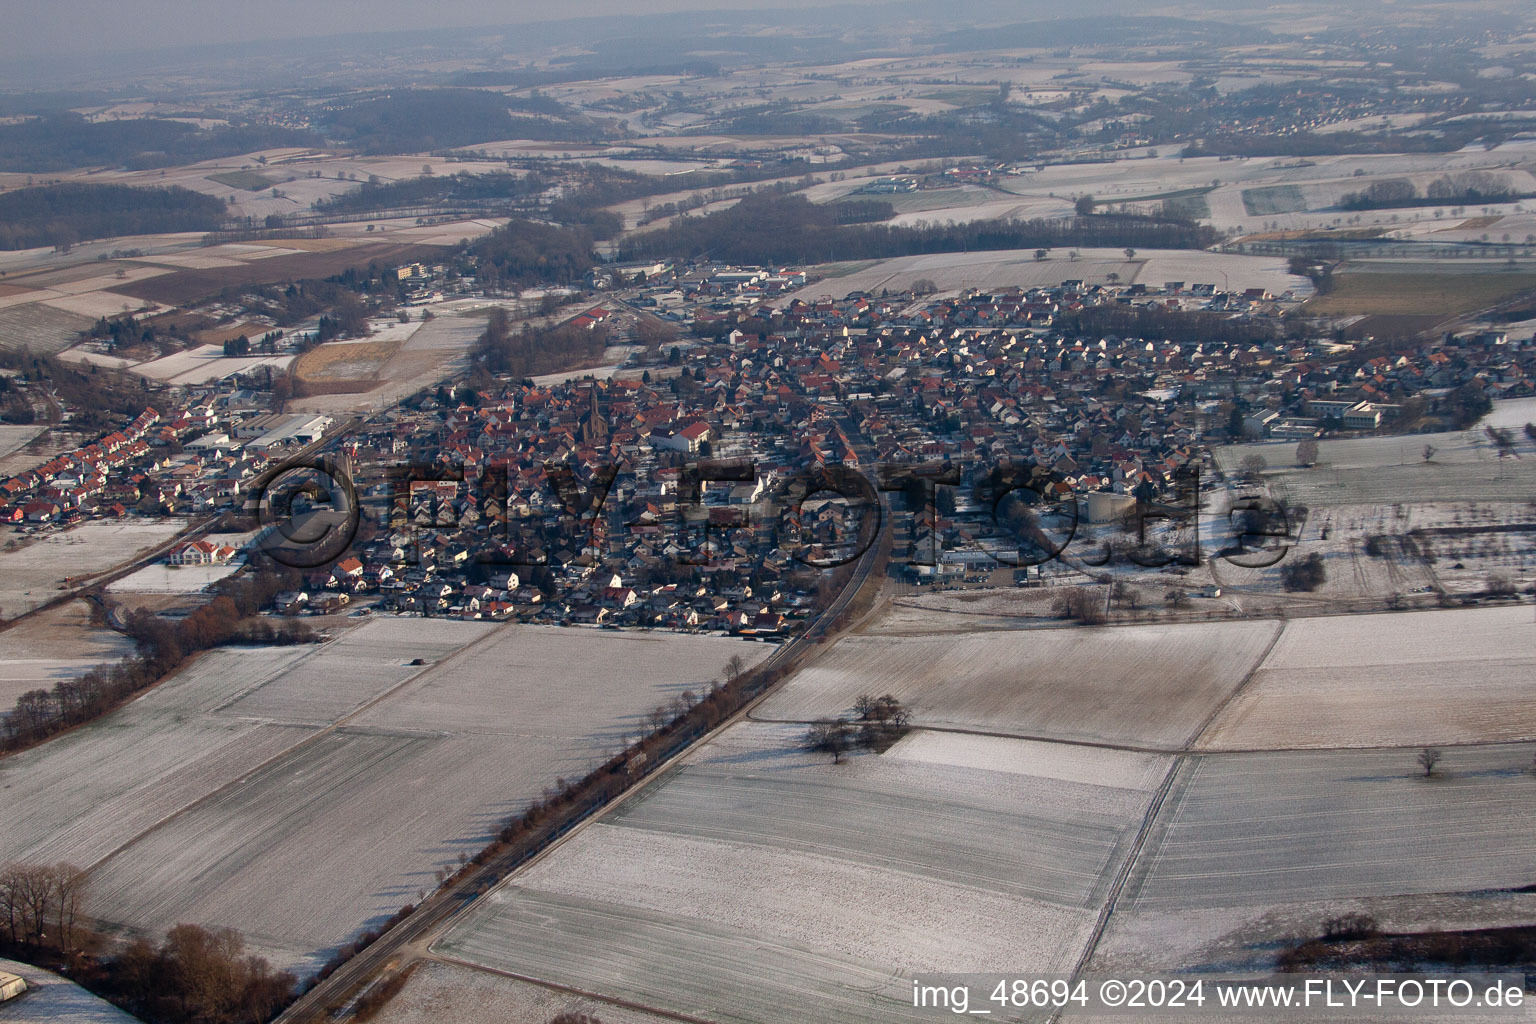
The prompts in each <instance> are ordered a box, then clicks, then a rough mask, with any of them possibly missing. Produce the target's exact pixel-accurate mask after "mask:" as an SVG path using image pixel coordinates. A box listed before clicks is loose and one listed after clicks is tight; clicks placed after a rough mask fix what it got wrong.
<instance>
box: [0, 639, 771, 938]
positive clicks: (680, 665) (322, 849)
mask: <svg viewBox="0 0 1536 1024" xmlns="http://www.w3.org/2000/svg"><path fill="white" fill-rule="evenodd" d="M765 651H766V648H765V646H764V645H761V644H753V645H747V644H744V643H742V642H741V641H737V640H730V639H726V638H722V637H704V636H699V637H675V636H667V637H661V636H649V635H643V634H627V633H610V632H607V631H598V630H572V629H560V628H558V627H525V626H495V625H492V624H489V623H468V622H454V621H445V620H439V619H382V618H380V619H374V620H370V621H369V622H368V623H366V624H364V625H362V626H359V627H357V628H356V629H353V630H351V631H349V632H347V633H345V634H343V636H342V637H341V638H340V639H337V640H335V641H332V642H330V643H327V644H324V645H320V646H301V647H287V648H239V649H228V650H220V651H213V652H209V653H207V654H205V655H203V656H201V657H199V658H198V659H197V660H196V661H195V662H194V663H193V664H192V665H191V666H189V667H188V668H187V669H185V670H183V671H182V672H181V673H178V674H177V675H176V676H175V677H173V678H172V679H170V680H168V681H167V682H165V683H163V684H161V685H160V686H158V687H156V688H155V689H154V690H152V691H150V692H149V693H147V694H146V695H144V696H143V697H141V698H139V699H138V700H135V701H133V702H132V703H130V704H129V705H127V706H126V707H124V708H122V709H121V710H119V711H118V712H115V713H114V714H112V715H110V716H108V717H106V718H104V719H102V720H100V721H98V722H96V723H93V724H91V725H89V726H86V727H84V728H82V729H78V730H75V731H73V732H71V733H68V734H65V735H63V736H60V737H57V738H56V739H54V740H52V741H50V742H48V743H46V744H44V745H42V746H40V747H37V748H35V749H33V750H30V751H27V752H25V753H23V754H20V755H17V756H15V757H13V758H9V759H7V760H6V761H4V762H0V786H3V787H5V788H6V792H7V798H8V800H9V799H10V798H12V797H14V798H15V799H16V801H17V808H18V810H16V811H14V812H11V813H10V817H9V818H8V821H7V828H6V829H5V832H4V835H3V836H0V861H6V860H11V859H22V860H29V861H30V860H40V861H49V862H51V861H55V860H61V859H68V860H72V861H74V862H76V863H80V864H82V865H86V866H89V867H91V868H92V871H93V877H94V879H95V884H94V895H93V897H92V903H91V905H90V907H89V908H88V909H89V911H90V912H91V914H92V915H93V916H95V917H97V918H98V919H100V920H101V921H103V922H104V923H106V924H107V925H110V926H116V927H123V928H127V929H130V930H135V931H142V932H145V933H154V932H158V931H163V930H164V929H165V928H167V927H169V926H170V925H172V924H175V923H177V922H179V921H197V922H201V923H205V924H210V925H232V926H235V927H238V928H240V929H241V930H242V931H244V932H245V933H246V934H247V936H248V937H249V938H250V941H251V943H252V946H253V947H254V948H255V949H256V950H257V951H258V952H260V953H262V954H263V955H268V956H270V957H272V958H273V959H274V961H276V962H279V963H281V964H283V965H284V966H296V965H303V964H306V963H314V962H316V961H317V960H319V959H323V958H324V957H325V956H326V955H328V953H329V952H330V951H331V950H332V949H334V948H335V947H336V946H339V945H340V944H341V943H343V942H344V941H346V940H347V938H348V937H350V936H351V935H353V934H354V933H355V932H356V931H358V930H360V929H361V928H362V927H364V926H365V925H367V924H370V923H373V924H376V923H377V922H378V921H379V920H381V919H383V918H384V917H387V916H388V915H390V914H392V913H393V912H394V911H395V910H397V909H398V908H399V907H400V906H401V905H403V904H405V903H408V902H414V901H415V900H417V899H418V894H419V892H420V891H422V890H430V889H431V888H433V887H434V886H435V884H436V879H435V877H434V872H435V871H436V870H437V869H439V868H440V867H444V866H449V865H454V864H456V863H457V859H458V857H459V855H460V854H461V853H465V854H468V853H472V852H473V851H474V850H476V849H478V848H479V847H480V846H481V845H483V844H484V843H485V842H486V841H487V837H488V835H489V834H490V833H492V832H493V831H494V830H495V829H496V828H498V827H499V825H500V822H501V821H503V820H504V819H505V818H506V817H507V816H509V815H511V814H513V813H516V812H517V811H518V810H520V809H521V808H522V807H523V806H524V805H525V804H526V803H527V802H528V801H529V800H531V799H533V798H535V797H537V796H538V795H539V793H540V791H541V790H543V789H544V788H545V787H547V786H549V785H552V784H553V783H554V781H555V779H556V777H557V776H564V777H567V778H574V777H579V776H580V775H581V774H583V773H584V772H585V771H587V770H588V769H590V768H591V767H592V766H593V765H594V764H596V763H598V762H600V761H601V760H602V759H603V758H604V757H606V756H607V754H608V753H609V752H611V751H613V750H616V749H618V748H619V747H620V746H621V745H622V744H623V742H624V739H625V737H626V735H630V736H632V735H634V734H636V733H637V732H639V731H640V730H641V729H642V728H644V724H643V723H644V716H645V714H646V712H648V711H649V710H650V709H651V708H652V707H654V706H656V705H657V704H660V703H664V702H666V701H669V700H672V699H674V698H675V697H677V696H678V695H679V694H681V693H682V691H683V690H686V689H693V690H694V691H696V692H698V691H701V690H702V689H704V688H706V687H707V686H708V685H710V682H711V681H712V680H714V679H717V678H719V676H720V674H721V672H722V670H723V668H724V666H725V663H726V661H727V659H728V658H729V657H730V656H731V655H733V654H736V653H738V652H739V653H741V654H743V655H744V656H747V657H748V658H749V660H750V659H751V658H752V657H753V656H761V655H762V654H763V653H765ZM418 659H420V661H421V664H414V662H416V661H417V660H418ZM402 682H403V683H404V684H405V685H403V686H401V685H400V684H401V683H402ZM391 687H397V689H395V690H394V692H393V693H388V695H387V696H386V693H387V691H389V690H390V688H391ZM381 697H382V698H383V699H382V700H381V699H380V698H381ZM370 702H373V703H372V704H371V706H370ZM296 863H303V864H305V865H306V870H305V872H304V876H303V878H302V879H301V880H296V879H295V878H294V874H293V865H294V864H296ZM361 863H366V864H368V865H369V870H368V871H367V872H363V873H359V872H358V871H357V865H358V864H361Z"/></svg>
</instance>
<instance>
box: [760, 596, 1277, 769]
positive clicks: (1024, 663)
mask: <svg viewBox="0 0 1536 1024" xmlns="http://www.w3.org/2000/svg"><path fill="white" fill-rule="evenodd" d="M1278 628H1279V627H1278V625H1277V624H1276V623H1273V622H1264V621H1254V622H1240V621H1239V622H1223V623H1214V624H1204V623H1202V624H1188V625H1168V626H1114V627H1105V628H1093V629H1089V628H1071V629H1038V630H1018V631H1009V632H987V633H970V634H966V633H960V634H936V635H917V636H894V637H893V636H880V635H854V636H846V637H843V638H842V639H840V640H839V641H837V643H836V644H834V645H833V647H832V649H831V650H830V651H828V652H827V653H826V654H825V655H824V656H823V657H822V658H820V659H819V660H817V661H816V662H815V663H814V664H812V665H811V666H809V667H807V668H805V669H802V670H801V671H800V672H798V673H797V674H796V675H795V676H794V678H792V679H791V680H790V681H789V682H788V683H786V684H785V685H784V686H783V688H781V689H780V690H779V691H777V692H776V693H775V694H774V695H773V696H771V697H770V698H768V700H767V701H765V702H764V703H763V704H762V705H761V706H760V708H759V709H758V711H757V712H756V714H757V715H758V716H760V717H761V718H763V719H769V720H776V719H781V720H794V721H806V720H811V719H816V718H824V717H828V716H832V715H839V714H843V713H845V712H847V711H848V710H849V709H851V708H852V706H853V703H854V700H855V699H856V698H857V697H858V696H859V695H860V694H864V693H887V692H888V693H893V694H895V695H896V696H897V697H899V698H900V699H901V700H902V701H903V702H905V703H906V704H908V705H909V706H910V707H911V709H912V714H913V720H914V721H915V722H916V723H917V724H919V725H931V726H944V727H950V728H958V729H975V730H980V731H987V732H1004V733H1009V734H1014V735H1019V736H1027V737H1037V738H1041V739H1055V740H1079V741H1089V742H1101V741H1109V742H1119V743H1127V744H1143V745H1147V746H1151V747H1157V748H1174V747H1178V746H1181V745H1183V744H1185V743H1187V742H1188V741H1189V740H1191V739H1192V738H1193V736H1194V734H1195V732H1196V731H1198V729H1199V728H1200V726H1201V724H1202V723H1203V722H1204V721H1205V719H1206V717H1207V716H1209V715H1210V714H1212V713H1213V712H1214V711H1215V710H1216V709H1217V707H1218V706H1219V705H1220V704H1221V702H1222V701H1223V700H1224V699H1226V697H1227V696H1228V695H1230V694H1231V693H1232V692H1233V691H1234V690H1235V689H1236V688H1237V686H1238V684H1239V683H1240V682H1241V681H1242V679H1243V677H1244V676H1245V675H1246V674H1247V673H1248V671H1249V670H1250V669H1251V668H1252V667H1253V665H1254V664H1255V663H1256V662H1257V661H1258V659H1259V658H1260V657H1261V656H1262V655H1263V653H1264V651H1265V649H1266V648H1267V647H1268V645H1269V644H1270V642H1271V640H1272V639H1273V638H1274V636H1275V634H1276V632H1277V631H1278ZM1152 708H1156V709H1157V711H1156V713H1155V714H1153V713H1151V712H1150V711H1149V709H1152Z"/></svg>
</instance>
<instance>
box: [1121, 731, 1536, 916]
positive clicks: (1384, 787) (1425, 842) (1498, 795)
mask: <svg viewBox="0 0 1536 1024" xmlns="http://www.w3.org/2000/svg"><path fill="white" fill-rule="evenodd" d="M1531 749H1532V748H1531V747H1530V746H1529V745H1519V746H1489V747H1462V748H1455V749H1452V750H1450V751H1448V752H1447V754H1446V757H1445V759H1444V760H1443V761H1442V762H1441V764H1440V766H1439V767H1438V768H1437V769H1436V775H1435V776H1434V777H1432V778H1426V777H1425V775H1424V772H1423V770H1422V769H1421V768H1420V767H1419V765H1418V764H1417V763H1415V754H1416V753H1417V751H1416V750H1415V749H1413V748H1407V749H1388V750H1353V751H1319V752H1312V751H1306V752H1298V751H1287V752H1277V753H1262V754H1222V755H1209V756H1205V757H1195V758H1190V759H1188V760H1187V761H1185V762H1184V763H1183V764H1182V765H1181V766H1180V768H1179V771H1178V776H1177V779H1176V781H1175V784H1174V788H1173V789H1172V791H1170V793H1169V796H1168V799H1167V801H1166V802H1165V803H1164V804H1163V810H1162V814H1161V815H1160V816H1159V819H1158V821H1157V823H1156V824H1155V825H1154V826H1153V830H1152V834H1151V836H1150V837H1149V839H1148V842H1147V845H1146V847H1145V848H1144V850H1143V852H1142V855H1141V857H1140V858H1139V859H1138V861H1137V863H1136V867H1135V870H1134V871H1133V872H1132V876H1131V879H1130V880H1129V882H1128V884H1127V886H1126V891H1125V898H1124V899H1122V901H1121V904H1120V906H1121V907H1133V908H1135V909H1137V910H1140V909H1142V908H1147V909H1150V910H1154V911H1160V910H1165V909H1166V910H1174V909H1178V910H1189V909H1191V908H1202V907H1220V906H1242V905H1263V904H1273V903H1284V902H1300V901H1307V900H1319V899H1347V898H1357V897H1369V896H1387V895H1400V894H1407V893H1437V892H1444V891H1446V890H1447V889H1456V890H1462V891H1474V890H1482V889H1499V888H1508V887H1516V886H1522V885H1526V884H1529V882H1530V865H1531V862H1532V858H1533V857H1536V834H1533V832H1532V831H1531V827H1530V807H1531V803H1532V801H1533V800H1536V776H1533V775H1532V774H1531V772H1530V770H1529V769H1530V765H1531ZM1452 866H1454V871H1452V870H1451V867H1452Z"/></svg>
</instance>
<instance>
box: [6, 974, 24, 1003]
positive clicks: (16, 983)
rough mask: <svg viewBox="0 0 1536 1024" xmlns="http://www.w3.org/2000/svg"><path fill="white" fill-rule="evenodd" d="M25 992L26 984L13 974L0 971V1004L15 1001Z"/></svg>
mask: <svg viewBox="0 0 1536 1024" xmlns="http://www.w3.org/2000/svg"><path fill="white" fill-rule="evenodd" d="M26 990H27V983H26V982H25V981H22V980H21V979H20V978H19V977H17V976H16V975H14V974H8V973H6V972H5V971H0V1003H3V1002H5V1001H6V1000H7V999H15V998H16V997H17V996H19V995H21V994H22V993H23V992H25V991H26Z"/></svg>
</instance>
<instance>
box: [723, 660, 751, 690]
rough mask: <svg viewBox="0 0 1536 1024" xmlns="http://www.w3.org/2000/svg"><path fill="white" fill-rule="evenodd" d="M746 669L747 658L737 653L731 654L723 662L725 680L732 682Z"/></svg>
mask: <svg viewBox="0 0 1536 1024" xmlns="http://www.w3.org/2000/svg"><path fill="white" fill-rule="evenodd" d="M746 670H747V659H745V658H743V657H742V656H741V655H739V654H733V655H731V656H730V658H729V659H728V660H727V661H726V663H725V681H726V682H728V683H734V682H735V681H736V680H738V679H740V678H741V674H742V673H743V672H745V671H746Z"/></svg>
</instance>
